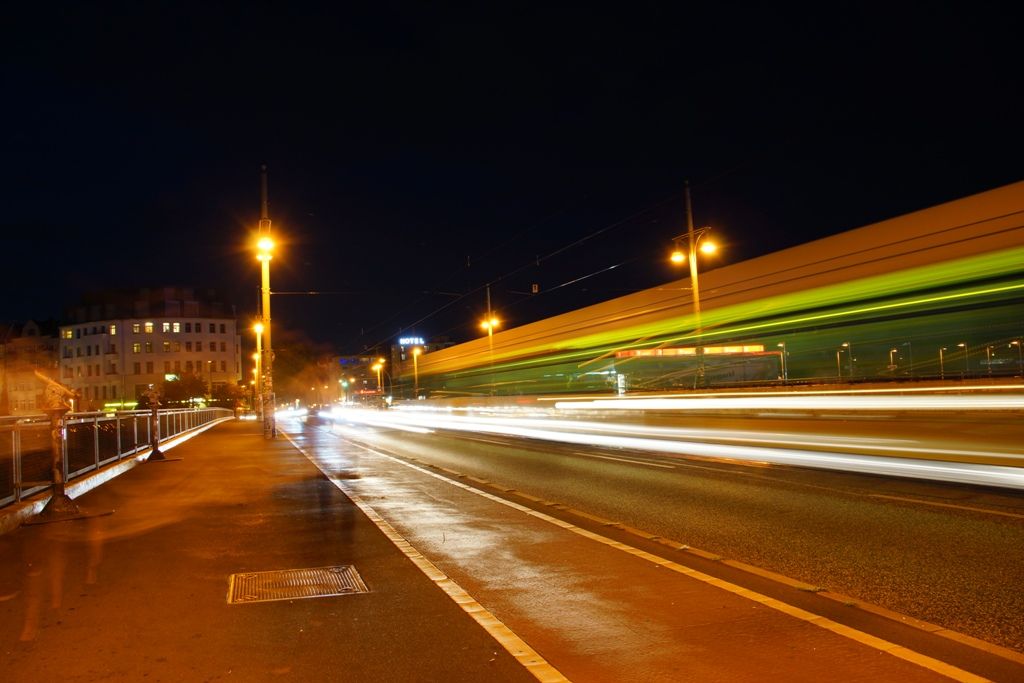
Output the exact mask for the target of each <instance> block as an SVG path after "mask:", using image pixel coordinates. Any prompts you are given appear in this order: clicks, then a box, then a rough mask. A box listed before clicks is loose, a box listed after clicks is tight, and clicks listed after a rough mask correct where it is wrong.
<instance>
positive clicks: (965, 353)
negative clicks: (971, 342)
mask: <svg viewBox="0 0 1024 683" xmlns="http://www.w3.org/2000/svg"><path fill="white" fill-rule="evenodd" d="M956 346H957V348H960V349H963V350H964V372H963V374H962V375H960V379H963V378H964V377H966V376H967V373H968V371H969V370H970V368H969V367H968V366H967V342H960V343H959V344H957V345H956Z"/></svg>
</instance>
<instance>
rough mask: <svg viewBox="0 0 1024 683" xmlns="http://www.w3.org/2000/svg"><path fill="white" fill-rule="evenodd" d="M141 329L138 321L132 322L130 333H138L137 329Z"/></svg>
mask: <svg viewBox="0 0 1024 683" xmlns="http://www.w3.org/2000/svg"><path fill="white" fill-rule="evenodd" d="M141 329H142V326H141V325H139V324H138V323H132V334H138V333H139V330H141Z"/></svg>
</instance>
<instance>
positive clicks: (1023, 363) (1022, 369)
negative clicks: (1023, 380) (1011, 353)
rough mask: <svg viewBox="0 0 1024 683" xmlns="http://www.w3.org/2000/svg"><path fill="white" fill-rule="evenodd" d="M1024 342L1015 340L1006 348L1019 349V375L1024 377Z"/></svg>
mask: <svg viewBox="0 0 1024 683" xmlns="http://www.w3.org/2000/svg"><path fill="white" fill-rule="evenodd" d="M1022 342H1024V340H1021V339H1014V340H1013V341H1012V342H1010V343H1009V344H1007V346H1006V347H1007V348H1012V347H1014V346H1016V347H1017V374H1019V375H1020V376H1022V377H1024V351H1022V350H1021V347H1022V346H1024V343H1022Z"/></svg>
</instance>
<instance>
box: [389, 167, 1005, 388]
mask: <svg viewBox="0 0 1024 683" xmlns="http://www.w3.org/2000/svg"><path fill="white" fill-rule="evenodd" d="M700 288H701V296H700V315H699V318H698V316H695V315H694V307H693V301H692V294H691V289H690V283H689V279H688V278H686V279H681V280H678V281H674V282H670V283H668V284H666V285H664V286H661V287H654V288H651V289H647V290H644V291H641V292H637V293H634V294H630V295H627V296H623V297H619V298H616V299H611V300H609V301H605V302H603V303H600V304H596V305H593V306H588V307H586V308H582V309H579V310H575V311H572V312H569V313H565V314H562V315H558V316H554V317H551V318H547V319H545V320H541V321H538V322H535V323H530V324H527V325H523V326H521V327H517V328H513V329H509V330H505V331H501V332H495V333H494V335H493V337H491V338H489V337H486V336H484V337H481V338H479V339H475V340H473V341H470V342H467V343H464V344H460V345H457V346H453V347H450V348H447V349H443V350H440V351H436V352H433V353H429V354H425V355H422V356H420V357H419V362H418V386H419V390H420V394H421V395H424V394H427V395H430V396H472V395H516V394H550V393H568V392H571V393H577V392H612V393H625V392H627V391H630V392H634V391H662V390H673V389H683V388H685V389H694V388H702V387H709V388H713V387H729V386H741V385H746V386H749V385H758V384H762V385H763V384H779V383H807V382H844V383H846V382H864V381H872V382H875V381H883V380H917V379H946V380H951V379H960V378H969V377H972V378H979V377H991V378H1005V377H1012V376H1024V349H1022V344H1024V181H1022V182H1019V183H1014V184H1012V185H1007V186H1005V187H1001V188H997V189H994V190H990V191H987V192H983V193H980V194H977V195H973V196H970V197H967V198H964V199H960V200H956V201H952V202H948V203H946V204H941V205H938V206H935V207H932V208H928V209H924V210H921V211H917V212H914V213H911V214H907V215H904V216H900V217H898V218H893V219H889V220H886V221H882V222H880V223H875V224H872V225H868V226H865V227H862V228H857V229H855V230H850V231H848V232H844V233H840V234H837V235H833V236H830V237H825V238H823V239H819V240H816V241H813V242H808V243H806V244H802V245H799V246H795V247H791V248H788V249H784V250H781V251H778V252H775V253H771V254H768V255H765V256H761V257H758V258H754V259H751V260H749V261H745V262H741V263H736V264H732V265H728V266H723V267H719V268H716V269H714V270H709V271H707V272H702V273H701V274H700ZM412 375H413V368H412V367H411V364H409V367H404V368H402V375H401V380H402V382H401V384H402V386H403V388H404V390H405V393H406V394H407V395H408V396H411V394H412V386H413V377H412Z"/></svg>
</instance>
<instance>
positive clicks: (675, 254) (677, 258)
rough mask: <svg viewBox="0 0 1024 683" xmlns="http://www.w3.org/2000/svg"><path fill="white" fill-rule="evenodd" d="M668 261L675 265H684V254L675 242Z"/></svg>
mask: <svg viewBox="0 0 1024 683" xmlns="http://www.w3.org/2000/svg"><path fill="white" fill-rule="evenodd" d="M668 260H669V261H671V262H672V263H675V264H677V265H678V264H682V263H686V252H684V251H683V250H682V249H681V248H680V247H679V243H678V242H676V246H675V249H673V250H672V254H671V256H669V257H668Z"/></svg>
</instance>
